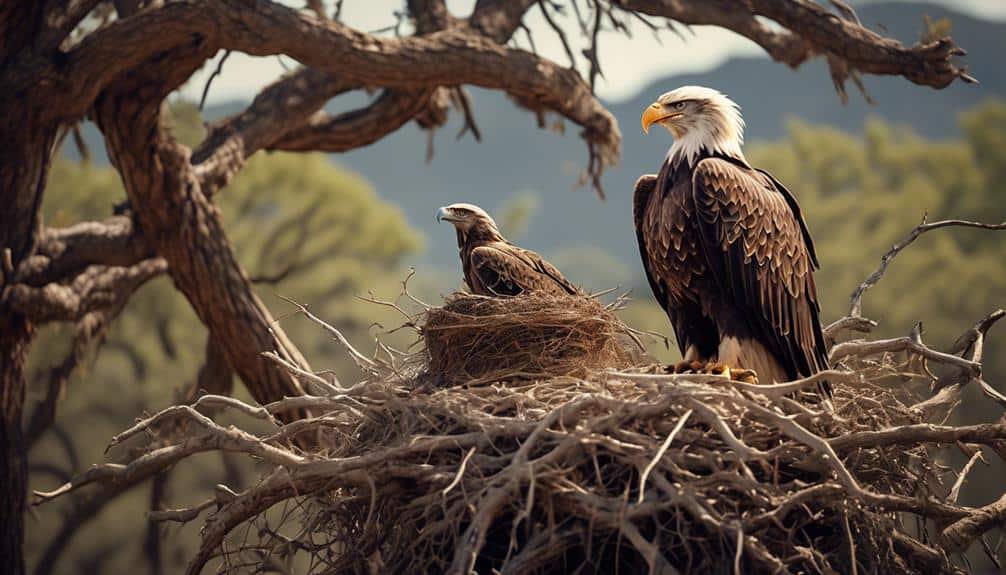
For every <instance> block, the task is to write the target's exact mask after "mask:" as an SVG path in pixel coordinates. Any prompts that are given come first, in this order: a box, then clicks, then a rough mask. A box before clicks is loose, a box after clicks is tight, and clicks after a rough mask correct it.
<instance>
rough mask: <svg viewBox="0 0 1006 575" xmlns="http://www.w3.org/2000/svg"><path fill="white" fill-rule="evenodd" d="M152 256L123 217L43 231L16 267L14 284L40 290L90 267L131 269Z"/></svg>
mask: <svg viewBox="0 0 1006 575" xmlns="http://www.w3.org/2000/svg"><path fill="white" fill-rule="evenodd" d="M152 255H153V254H152V253H151V251H150V248H149V247H148V246H147V245H146V244H145V243H144V241H143V239H142V238H141V237H140V236H139V234H137V233H136V232H135V231H134V230H133V222H132V221H131V220H130V219H129V218H127V217H124V216H116V217H112V218H109V219H107V220H104V221H101V222H82V223H79V224H74V225H72V226H70V227H67V228H45V229H43V230H42V233H41V234H40V237H39V243H38V245H37V247H36V250H35V253H34V254H33V255H32V256H30V257H28V258H27V259H25V260H24V261H23V262H22V263H21V265H20V266H18V270H17V275H16V278H15V281H16V282H20V283H24V284H26V285H29V286H33V287H40V286H43V285H45V284H47V283H50V282H54V281H65V280H69V279H71V278H72V277H73V276H74V275H76V274H78V273H79V272H81V271H82V270H84V268H86V267H88V266H91V265H102V266H131V265H133V264H136V263H138V262H139V261H140V260H143V259H145V258H149V257H151V256H152Z"/></svg>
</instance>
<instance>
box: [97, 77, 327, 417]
mask: <svg viewBox="0 0 1006 575" xmlns="http://www.w3.org/2000/svg"><path fill="white" fill-rule="evenodd" d="M167 81H170V80H167ZM127 84H129V82H127ZM138 84H139V85H137V87H136V88H135V89H128V88H127V89H124V90H123V91H121V92H115V93H108V94H104V95H103V96H102V97H101V98H100V100H99V102H98V103H97V105H96V107H95V109H96V115H97V119H98V124H99V126H100V127H101V129H102V131H103V132H104V135H105V141H106V145H107V147H108V153H109V157H110V158H111V159H112V161H113V163H114V164H115V166H116V168H117V169H118V171H119V173H120V175H121V176H122V180H123V183H124V185H125V188H126V194H127V196H128V197H129V201H130V204H131V206H132V208H133V210H134V211H135V212H136V218H137V221H138V222H139V225H140V228H141V230H142V233H143V236H144V238H145V239H146V241H148V242H149V243H150V244H151V245H152V246H153V248H154V251H155V252H156V253H157V254H158V255H159V256H161V257H163V258H164V259H165V260H167V262H168V268H169V273H170V274H171V277H172V279H173V280H174V283H175V286H176V287H177V288H178V289H179V290H180V291H181V292H182V293H183V294H185V297H186V298H187V299H188V300H189V302H190V303H191V305H192V307H193V309H194V310H195V311H196V314H197V315H198V316H199V319H200V320H202V322H203V324H205V325H206V327H207V328H208V329H209V331H210V337H211V338H212V339H213V342H214V344H215V345H216V346H217V348H218V349H219V350H220V352H221V353H222V354H223V356H224V357H225V358H226V359H227V363H228V364H229V365H230V367H231V368H232V369H233V370H234V372H235V373H236V374H237V375H238V376H239V377H240V378H241V379H242V381H244V383H245V385H246V386H247V388H248V390H249V391H250V392H251V395H252V397H254V398H255V400H256V401H258V402H259V403H263V404H264V403H268V402H271V401H275V400H277V399H280V398H282V397H284V396H291V395H302V394H303V391H302V390H301V387H300V383H299V382H298V381H297V380H296V379H295V378H294V377H293V376H292V375H290V374H289V373H287V372H286V371H284V370H282V369H280V368H278V367H277V366H276V365H275V364H273V363H272V362H269V361H268V360H266V359H264V358H263V357H262V355H261V354H262V352H265V351H278V353H280V354H281V355H283V356H285V357H287V358H289V359H290V361H292V362H293V363H295V364H296V365H298V366H300V367H303V368H304V369H310V368H309V366H308V363H307V361H306V360H305V359H304V357H303V356H302V355H301V354H300V352H299V351H298V350H297V348H296V347H295V346H294V345H293V344H292V343H291V342H290V341H289V340H288V339H287V337H286V334H285V333H284V332H283V330H282V328H280V326H279V325H278V324H276V322H275V320H274V319H273V317H272V315H271V314H270V313H269V310H268V309H267V308H266V306H265V305H264V304H263V303H262V301H261V300H260V299H259V298H258V296H257V295H256V294H255V292H254V290H253V289H252V284H251V282H250V281H249V279H248V276H247V275H246V274H245V272H244V270H243V269H242V268H241V266H240V264H239V263H238V261H237V258H236V257H235V254H234V250H233V249H232V247H231V244H230V241H229V240H228V239H227V235H226V233H225V232H224V229H223V224H222V222H221V221H220V214H219V212H218V210H217V208H216V206H214V205H213V203H211V202H210V201H209V199H207V197H206V196H205V194H203V192H202V189H201V186H200V182H199V180H198V179H197V178H196V176H195V174H194V173H193V170H192V166H191V164H190V162H189V154H190V152H189V150H188V149H187V148H185V147H184V146H181V145H179V144H177V143H176V142H174V141H173V140H172V138H171V137H170V135H169V134H168V133H167V130H166V129H165V128H164V126H162V125H161V122H162V118H161V113H160V112H161V108H160V104H159V102H160V101H161V100H160V98H159V97H158V95H157V93H158V92H160V91H161V90H162V89H163V88H160V89H159V87H158V86H152V85H151V82H150V81H149V80H148V81H146V82H142V83H138ZM151 92H152V93H153V95H151V94H150V93H151Z"/></svg>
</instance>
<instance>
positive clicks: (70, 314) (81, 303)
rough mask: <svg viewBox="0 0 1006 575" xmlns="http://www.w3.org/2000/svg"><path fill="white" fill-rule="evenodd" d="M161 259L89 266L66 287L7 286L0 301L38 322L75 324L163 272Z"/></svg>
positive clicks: (121, 298) (114, 302) (164, 267)
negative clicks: (110, 265)
mask: <svg viewBox="0 0 1006 575" xmlns="http://www.w3.org/2000/svg"><path fill="white" fill-rule="evenodd" d="M166 270H167V264H166V263H165V261H164V260H163V259H160V258H151V259H147V260H143V261H142V262H140V263H138V264H135V265H132V266H130V267H101V266H96V267H91V268H88V269H87V270H86V271H84V272H83V273H81V274H79V275H78V276H77V277H75V278H74V279H73V281H72V282H71V283H69V284H56V283H49V284H45V285H44V286H42V287H31V286H28V285H25V284H15V285H12V286H8V287H7V289H5V290H4V291H3V293H2V295H0V301H2V303H3V304H4V305H6V306H8V307H9V308H10V309H12V310H16V311H18V312H20V313H23V314H25V315H26V316H28V317H30V318H32V319H33V320H34V321H36V322H38V323H46V322H51V321H79V320H80V319H81V318H83V317H84V316H85V315H87V314H88V313H91V312H93V311H96V310H100V309H108V308H114V307H115V306H117V305H121V303H122V302H123V301H124V300H125V299H128V297H129V296H130V295H131V294H132V293H133V292H134V291H135V290H136V289H137V288H139V287H140V286H141V285H143V284H144V283H146V282H147V281H149V280H150V279H152V278H154V277H156V276H158V275H160V274H162V273H164V272H165V271H166Z"/></svg>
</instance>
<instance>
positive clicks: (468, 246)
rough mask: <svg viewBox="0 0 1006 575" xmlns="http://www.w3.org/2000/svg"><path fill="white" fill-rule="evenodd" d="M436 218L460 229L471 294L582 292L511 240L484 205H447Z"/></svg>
mask: <svg viewBox="0 0 1006 575" xmlns="http://www.w3.org/2000/svg"><path fill="white" fill-rule="evenodd" d="M437 221H438V222H439V221H448V222H451V223H452V224H454V229H455V230H457V233H458V251H459V252H460V255H461V267H462V270H463V271H464V275H465V283H467V284H468V287H469V289H470V290H471V291H472V293H474V294H477V295H486V296H515V295H520V294H522V293H526V292H545V293H550V294H552V295H573V294H578V293H580V290H578V289H577V288H576V286H574V285H573V284H571V283H570V282H569V281H568V280H567V279H566V278H564V277H563V276H562V274H561V273H559V270H557V269H556V268H555V266H553V265H552V264H550V263H548V262H547V261H545V260H544V259H542V257H541V256H539V255H538V254H536V253H534V252H532V251H530V250H525V249H523V248H519V247H517V246H515V245H513V244H512V243H510V242H508V241H507V240H506V238H504V237H503V234H501V233H500V231H499V227H497V226H496V222H495V221H493V219H492V218H491V217H489V214H487V213H486V211H485V210H483V209H482V208H480V207H478V206H475V205H472V204H451V205H449V206H444V207H442V208H440V209H438V210H437Z"/></svg>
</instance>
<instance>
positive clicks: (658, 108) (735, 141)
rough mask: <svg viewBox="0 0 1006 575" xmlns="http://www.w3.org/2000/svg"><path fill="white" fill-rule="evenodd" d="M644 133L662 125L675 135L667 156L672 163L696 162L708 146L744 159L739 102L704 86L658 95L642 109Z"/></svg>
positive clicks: (683, 87)
mask: <svg viewBox="0 0 1006 575" xmlns="http://www.w3.org/2000/svg"><path fill="white" fill-rule="evenodd" d="M642 123H643V132H646V133H648V132H649V130H650V126H651V125H653V124H657V125H660V126H663V127H664V128H666V129H667V131H668V132H670V133H671V134H672V135H673V136H674V144H673V145H672V146H671V149H670V151H668V153H667V155H668V157H669V158H670V159H671V162H672V163H677V162H679V161H681V160H686V161H687V162H688V163H689V164H694V162H695V158H696V157H698V155H699V154H700V153H701V152H702V150H703V149H705V150H706V151H707V152H709V153H713V154H722V155H725V156H730V157H733V158H736V159H738V160H744V153H743V152H742V151H741V145H742V144H743V143H744V118H743V117H741V109H740V106H738V105H737V103H736V102H734V101H733V100H731V99H730V98H728V97H727V96H725V95H724V94H721V93H720V92H717V91H716V90H713V89H712V88H705V87H703V86H682V87H680V88H678V89H676V90H671V91H670V92H667V93H665V94H663V95H662V96H660V97H659V98H657V101H656V102H654V103H652V104H650V105H649V106H648V107H647V108H646V110H645V111H644V112H643V117H642Z"/></svg>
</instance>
